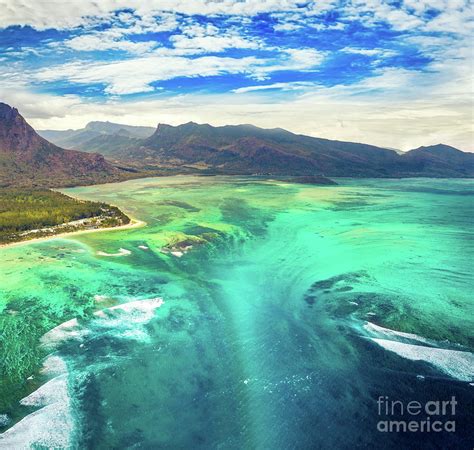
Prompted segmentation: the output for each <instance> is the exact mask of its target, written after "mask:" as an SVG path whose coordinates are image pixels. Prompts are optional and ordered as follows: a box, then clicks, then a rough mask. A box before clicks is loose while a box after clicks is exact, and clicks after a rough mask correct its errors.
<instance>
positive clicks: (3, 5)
mask: <svg viewBox="0 0 474 450" xmlns="http://www.w3.org/2000/svg"><path fill="white" fill-rule="evenodd" d="M299 3H300V1H299V0H243V1H234V0H221V1H215V0H148V1H147V2H131V1H129V0H101V1H100V2H99V1H95V0H81V1H74V2H65V1H63V0H48V1H38V0H22V1H21V2H18V1H17V0H1V2H0V27H8V26H10V25H30V26H32V27H34V28H36V29H39V30H44V29H48V28H56V29H68V28H75V27H79V26H83V25H89V24H91V22H94V21H97V20H110V18H111V13H112V12H113V11H117V10H120V9H132V10H134V11H135V12H136V13H137V14H138V15H139V16H146V17H150V16H160V15H161V14H163V13H176V14H185V15H195V14H199V15H205V16H209V15H231V16H232V15H240V16H253V15H255V14H258V13H263V12H276V11H293V10H298V8H299Z"/></svg>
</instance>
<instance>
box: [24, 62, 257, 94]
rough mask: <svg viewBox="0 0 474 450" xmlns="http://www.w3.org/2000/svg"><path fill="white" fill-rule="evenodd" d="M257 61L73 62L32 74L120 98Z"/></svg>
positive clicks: (247, 69)
mask: <svg viewBox="0 0 474 450" xmlns="http://www.w3.org/2000/svg"><path fill="white" fill-rule="evenodd" d="M257 63H258V61H257V60H256V59H255V58H253V57H248V58H218V57H215V56H204V57H200V58H193V59H188V58H184V57H179V56H175V57H172V56H156V55H149V56H146V57H140V58H132V59H128V60H122V61H114V62H108V63H107V62H90V63H84V62H74V63H68V64H64V65H61V66H55V67H50V68H45V69H43V70H40V71H37V72H35V73H33V74H31V76H32V77H34V78H35V79H36V80H37V81H41V82H50V81H57V80H67V81H69V82H71V83H78V84H86V85H87V84H96V83H99V84H105V85H106V88H105V92H106V93H108V94H114V95H122V94H135V93H139V92H150V91H153V90H154V89H153V87H152V86H151V83H153V82H156V81H164V80H170V79H172V78H176V77H200V76H202V77H206V76H216V75H221V74H225V73H246V72H250V71H251V68H252V67H253V66H254V65H255V64H257Z"/></svg>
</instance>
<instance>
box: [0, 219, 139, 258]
mask: <svg viewBox="0 0 474 450" xmlns="http://www.w3.org/2000/svg"><path fill="white" fill-rule="evenodd" d="M127 215H128V217H129V218H130V222H129V223H127V224H125V225H119V226H117V227H104V228H97V229H92V230H91V229H89V230H77V231H67V232H65V233H58V234H51V235H50V236H42V237H39V238H33V239H25V240H23V241H17V242H9V243H7V244H0V250H1V249H4V248H9V247H18V246H21V245H28V244H34V243H37V242H42V241H48V240H51V239H62V238H65V237H71V236H76V235H79V234H86V233H99V232H101V231H114V230H127V229H130V228H140V227H144V226H145V225H146V222H144V221H143V220H138V219H135V218H134V217H131V216H130V215H129V214H127ZM64 225H66V224H64Z"/></svg>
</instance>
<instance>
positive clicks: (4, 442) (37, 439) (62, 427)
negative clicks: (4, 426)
mask: <svg viewBox="0 0 474 450" xmlns="http://www.w3.org/2000/svg"><path fill="white" fill-rule="evenodd" d="M50 362H51V361H50ZM46 370H47V369H46ZM20 403H21V404H22V405H25V406H37V407H41V409H39V410H38V411H35V412H34V413H32V414H29V415H28V416H26V417H25V418H23V419H22V420H21V421H20V422H18V423H17V424H16V425H14V426H13V427H11V428H10V429H8V430H7V431H5V432H4V433H3V434H0V448H5V449H29V448H36V447H38V446H41V447H47V448H58V449H61V448H64V449H65V448H71V436H72V435H73V431H74V421H73V419H72V415H71V410H70V399H69V395H68V388H67V375H66V374H63V375H60V376H58V377H56V378H53V379H52V380H50V381H48V382H47V383H46V384H44V385H43V386H41V387H40V388H39V389H37V390H36V391H35V392H33V393H32V394H30V395H29V396H28V397H25V398H24V399H23V400H21V402H20Z"/></svg>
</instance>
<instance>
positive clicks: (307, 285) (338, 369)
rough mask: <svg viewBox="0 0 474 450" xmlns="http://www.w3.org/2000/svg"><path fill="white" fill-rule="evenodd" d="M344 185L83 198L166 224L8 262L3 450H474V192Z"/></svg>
mask: <svg viewBox="0 0 474 450" xmlns="http://www.w3.org/2000/svg"><path fill="white" fill-rule="evenodd" d="M338 181H339V182H340V185H339V186H327V187H326V186H325V187H322V186H306V185H296V184H290V183H287V182H284V181H281V180H280V181H278V180H274V181H271V180H270V181H269V180H263V179H257V178H237V177H192V176H182V177H167V178H150V179H144V180H143V179H142V180H133V181H128V182H125V183H120V184H108V185H102V186H91V187H81V188H74V189H67V190H65V192H66V193H69V194H71V195H74V196H78V197H80V198H84V199H90V200H101V201H105V202H108V203H111V204H114V205H117V206H119V207H121V208H123V209H124V210H125V211H126V212H128V213H129V214H131V215H132V216H134V217H136V218H138V219H141V220H143V221H145V222H146V223H147V225H146V226H145V227H141V228H133V229H128V230H113V231H106V232H99V233H90V234H83V235H77V236H75V237H73V238H72V237H71V238H68V239H52V240H48V241H43V242H38V243H34V244H28V245H23V246H18V247H10V248H4V249H0V271H1V272H0V273H1V276H2V278H1V286H0V311H1V314H0V318H2V320H4V322H3V323H4V324H7V326H8V330H9V332H8V333H5V334H4V335H3V336H2V345H3V346H2V347H1V349H2V352H3V354H2V361H3V367H4V368H5V367H7V366H8V368H9V370H10V373H11V377H10V378H11V379H6V378H5V377H4V379H3V380H2V383H3V389H2V390H0V393H1V394H2V396H3V398H2V399H0V400H1V401H0V419H2V417H3V419H2V420H3V425H4V426H3V428H1V429H0V430H3V434H1V435H0V436H1V438H0V448H42V447H53V448H193V449H194V448H205V449H233V448H235V449H288V448H295V449H312V448H336V449H339V448H340V449H346V448H347V449H349V448H351V449H353V448H470V447H472V444H473V442H474V440H473V438H474V433H473V427H472V423H473V419H474V413H473V406H472V405H473V402H474V384H473V383H474V354H473V352H474V301H473V297H472V295H473V291H474V289H473V287H474V281H473V275H472V269H473V263H472V261H473V259H474V239H473V238H474V231H473V226H472V225H473V217H474V183H473V182H472V181H470V180H431V179H405V180H338ZM21 324H26V325H25V326H24V327H22V326H21ZM26 348H28V349H29V350H28V351H29V353H28V352H27V354H26V356H25V349H26ZM25 361H27V362H28V363H27V362H25ZM25 367H26V368H25ZM4 370H5V369H4ZM28 378H29V379H28ZM453 396H454V397H455V399H456V401H457V406H456V411H455V415H453V416H452V417H451V416H449V417H447V416H443V417H441V418H439V417H435V416H430V419H431V420H436V419H437V418H438V419H441V420H442V421H443V420H455V422H456V429H455V431H454V432H450V431H442V432H435V431H430V432H399V433H397V432H381V431H379V430H378V428H377V427H378V423H379V421H380V420H385V419H386V418H387V417H386V415H385V416H384V415H383V414H382V415H381V414H380V411H379V405H378V403H377V401H378V400H379V399H380V398H381V397H382V398H384V399H385V398H386V399H388V400H396V401H399V402H402V403H403V404H405V405H406V404H407V403H408V402H410V401H418V402H420V404H426V402H430V401H441V400H446V401H448V400H450V399H451V398H452V397H453ZM422 416H423V419H426V418H427V414H421V415H420V416H417V417H414V419H416V420H421V419H422ZM394 417H395V418H396V419H397V420H402V419H403V420H407V416H406V415H402V414H401V413H399V414H397V415H395V416H394ZM392 418H393V417H392ZM412 418H413V417H412ZM1 424H2V421H1V420H0V425H1ZM35 446H36V447H35Z"/></svg>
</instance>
